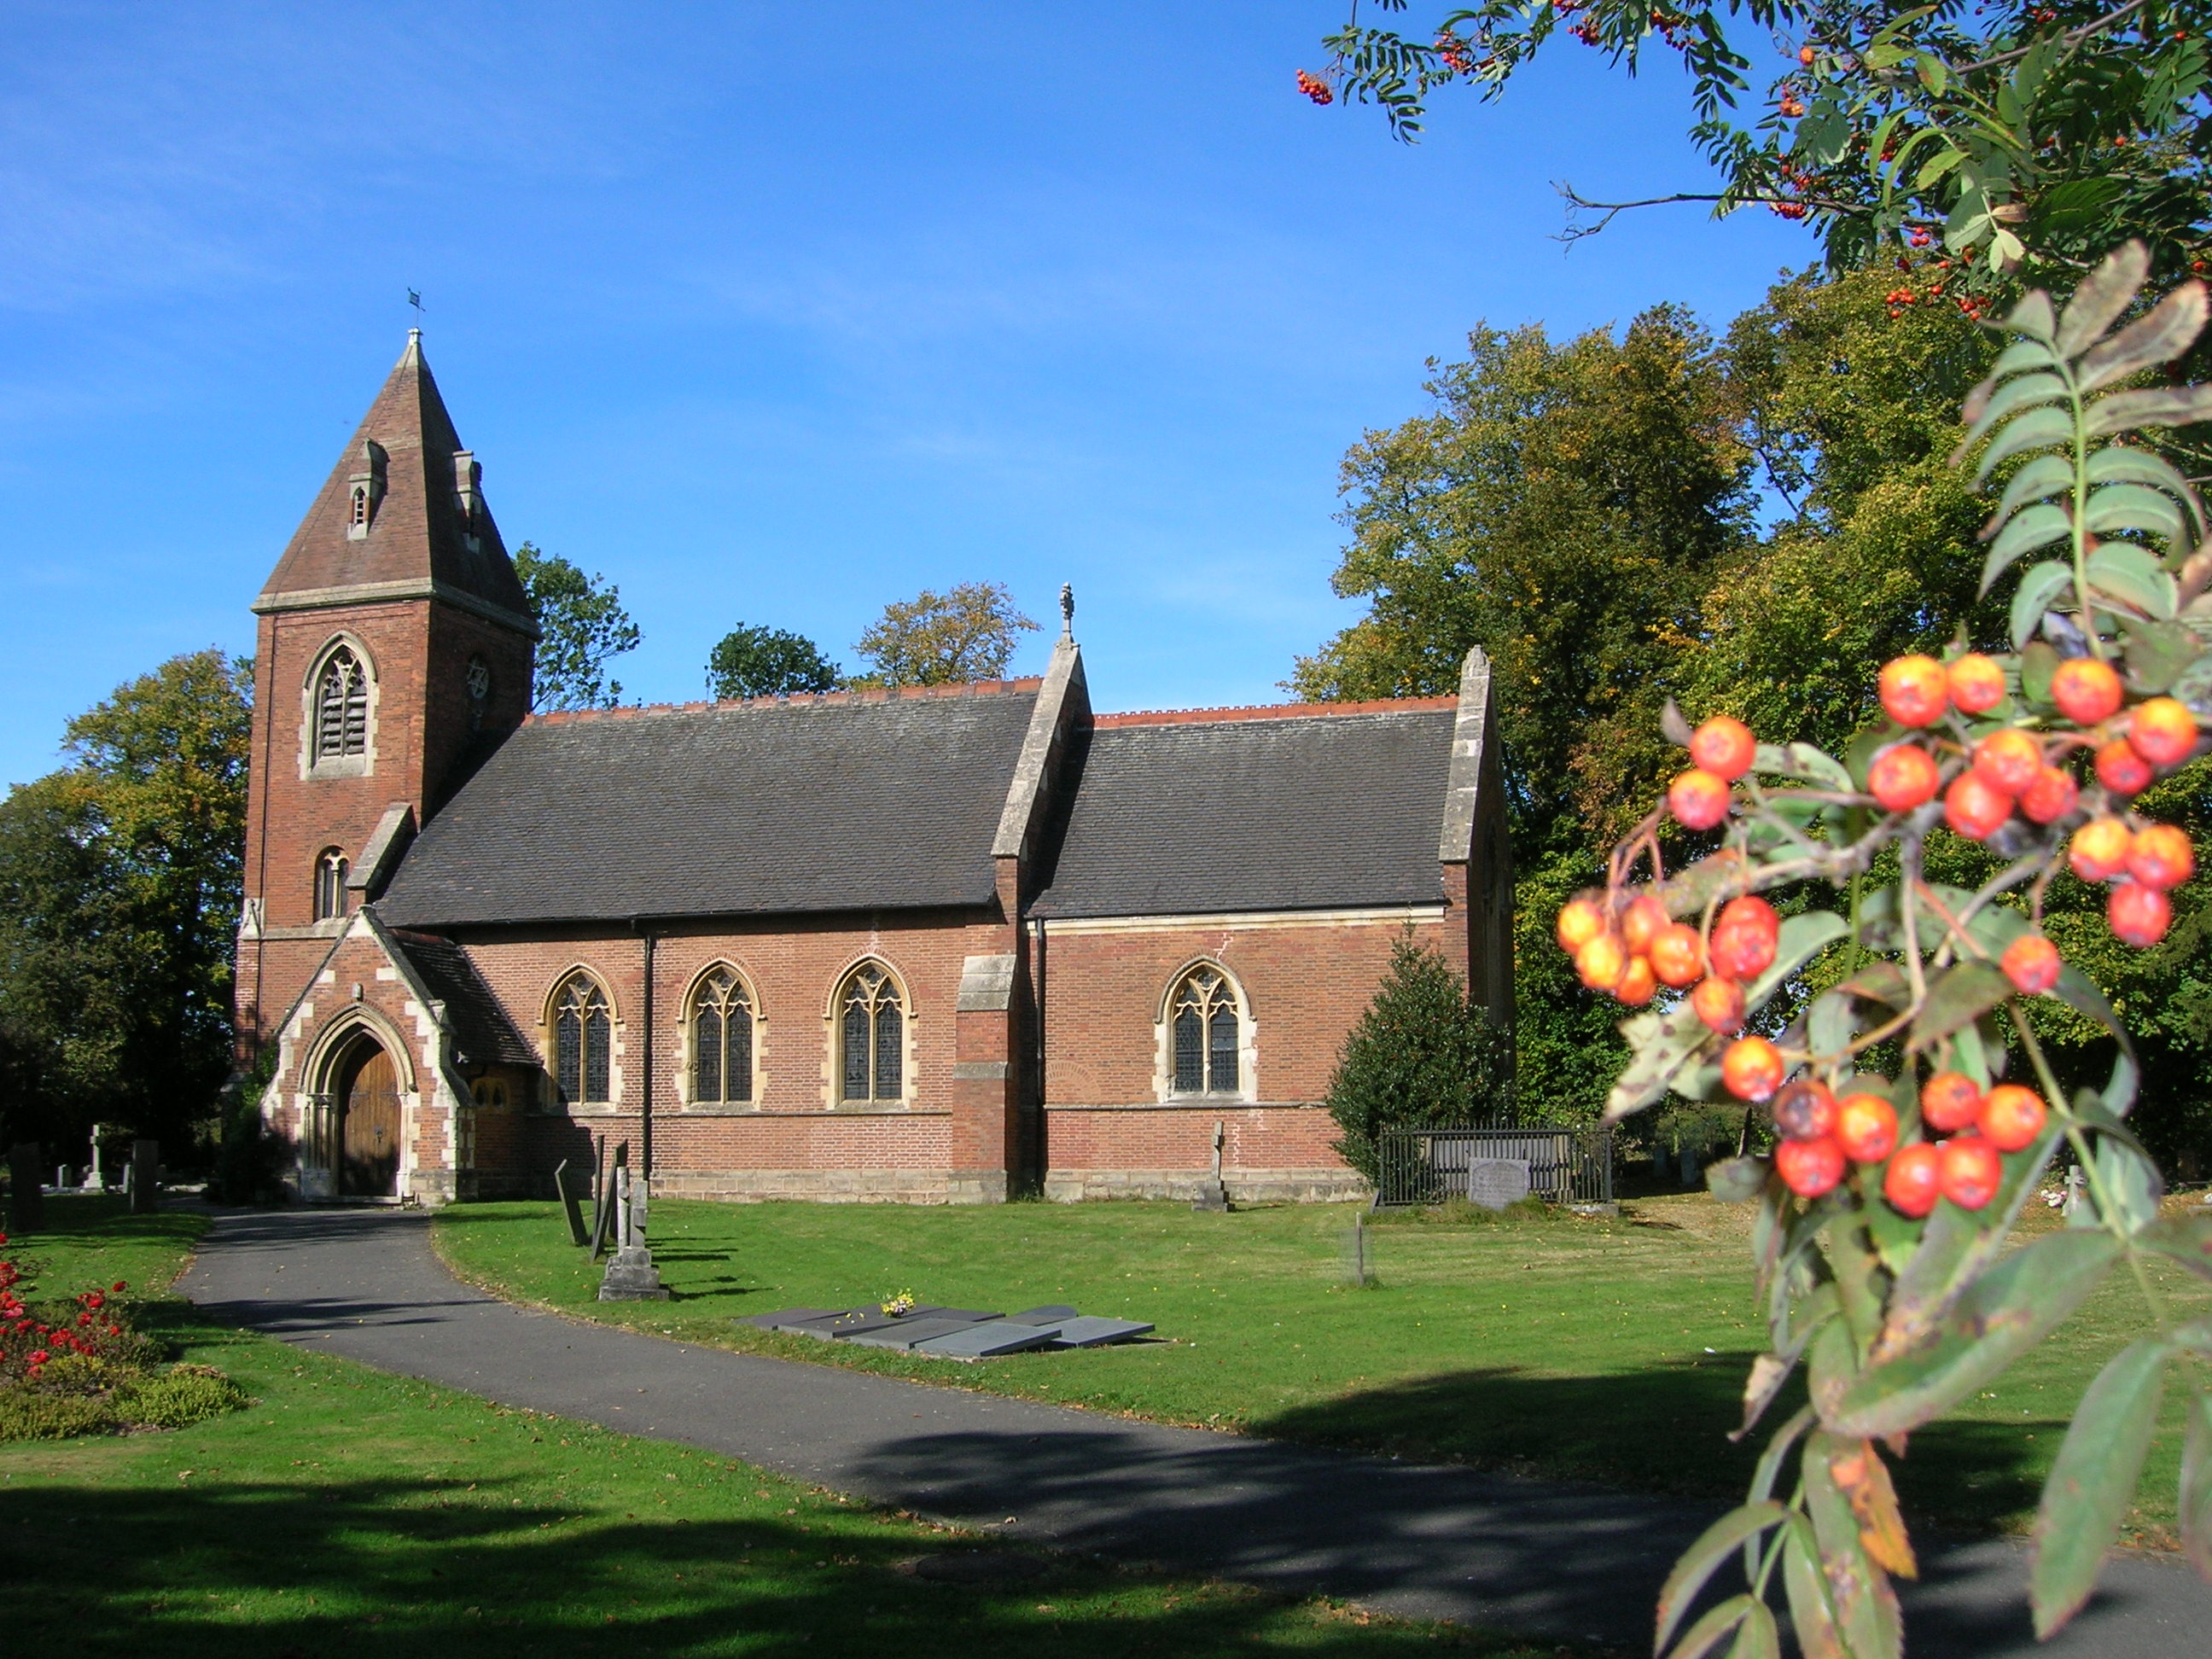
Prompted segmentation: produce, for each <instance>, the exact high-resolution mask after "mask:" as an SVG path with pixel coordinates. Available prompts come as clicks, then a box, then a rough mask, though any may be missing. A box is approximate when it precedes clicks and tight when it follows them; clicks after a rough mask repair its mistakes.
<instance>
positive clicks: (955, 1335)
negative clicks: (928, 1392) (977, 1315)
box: [914, 1319, 1052, 1359]
mask: <svg viewBox="0 0 2212 1659" xmlns="http://www.w3.org/2000/svg"><path fill="white" fill-rule="evenodd" d="M1051 1340H1052V1333H1051V1332H1050V1331H1049V1330H1040V1329H1038V1328H1036V1326H1034V1325H1020V1324H1017V1323H1015V1322H1013V1321H1012V1320H1011V1319H994V1320H990V1321H987V1322H985V1323H983V1324H981V1325H969V1326H968V1327H966V1328H964V1329H962V1330H957V1331H951V1332H948V1333H947V1334H945V1335H943V1336H933V1337H931V1338H930V1339H929V1340H927V1341H925V1342H917V1343H915V1345H914V1351H915V1352H916V1353H926V1354H928V1355H929V1356H930V1357H931V1358H936V1359H993V1358H997V1357H998V1356H999V1355H1000V1354H1002V1353H1024V1352H1028V1351H1029V1350H1030V1349H1031V1348H1042V1347H1043V1346H1045V1345H1046V1344H1048V1342H1050V1341H1051Z"/></svg>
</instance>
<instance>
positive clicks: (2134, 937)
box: [2105, 881, 2173, 951]
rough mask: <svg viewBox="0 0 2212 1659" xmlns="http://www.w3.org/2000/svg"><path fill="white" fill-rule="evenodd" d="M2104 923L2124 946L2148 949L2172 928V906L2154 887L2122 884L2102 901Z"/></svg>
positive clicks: (2140, 884)
mask: <svg viewBox="0 0 2212 1659" xmlns="http://www.w3.org/2000/svg"><path fill="white" fill-rule="evenodd" d="M2105 920H2106V921H2107V922H2109V923H2110V924H2111V925H2112V935H2113V937H2114V938H2116V939H2118V940H2119V941H2120V942H2121V943H2122V944H2123V945H2134V946H2135V947H2136V950H2138V951H2141V950H2144V949H2147V948H2148V946H2150V945H2155V944H2157V943H2158V942H2159V940H2160V939H2164V938H2165V937H2166V929H2167V928H2168V927H2172V925H2173V906H2172V903H2171V902H2168V901H2167V899H2166V895H2165V894H2163V893H2161V892H2160V891H2159V890H2158V889H2157V888H2155V887H2146V886H2144V885H2143V884H2142V883H2141V882H2139V881H2126V882H2122V883H2121V884H2119V885H2118V886H2117V887H2115V888H2114V889H2112V896H2111V897H2110V898H2108V899H2106V901H2105Z"/></svg>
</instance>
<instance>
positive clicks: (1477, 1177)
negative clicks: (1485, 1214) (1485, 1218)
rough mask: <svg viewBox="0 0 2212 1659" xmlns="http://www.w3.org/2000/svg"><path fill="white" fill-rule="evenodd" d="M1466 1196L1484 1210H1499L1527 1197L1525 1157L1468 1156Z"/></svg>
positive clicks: (1470, 1201)
mask: <svg viewBox="0 0 2212 1659" xmlns="http://www.w3.org/2000/svg"><path fill="white" fill-rule="evenodd" d="M1467 1196H1468V1202H1469V1203H1471V1204H1479V1205H1480V1206H1482V1207H1483V1208H1484V1209H1486V1210H1502V1209H1504V1207H1505V1206H1507V1205H1509V1204H1518V1203H1519V1202H1520V1201H1521V1200H1522V1199H1524V1198H1526V1197H1528V1159H1527V1158H1470V1159H1469V1160H1468V1166H1467Z"/></svg>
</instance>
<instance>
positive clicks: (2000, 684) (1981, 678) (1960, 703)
mask: <svg viewBox="0 0 2212 1659" xmlns="http://www.w3.org/2000/svg"><path fill="white" fill-rule="evenodd" d="M1945 678H1946V679H1947V680H1948V683H1949V688H1950V692H1951V702H1952V704H1953V705H1954V707H1955V708H1959V709H1960V710H1961V711H1962V712H1964V713H1966V714H1987V713H1988V712H1989V711H1990V709H1992V708H1996V706H1997V705H1998V704H1999V703H2001V702H2003V701H2004V699H2005V675H2004V670H2003V669H2002V668H2001V667H1999V666H1998V665H1997V662H1996V659H1995V658H1993V657H1985V656H1984V655H1983V654H1982V653H1980V652H1978V651H1970V652H1968V653H1966V655H1965V656H1963V657H1960V658H1959V659H1956V660H1955V661H1954V662H1953V663H1952V664H1951V665H1950V667H1949V668H1948V669H1947V670H1946V671H1945Z"/></svg>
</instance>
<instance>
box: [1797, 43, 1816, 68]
mask: <svg viewBox="0 0 2212 1659" xmlns="http://www.w3.org/2000/svg"><path fill="white" fill-rule="evenodd" d="M1797 61H1798V62H1799V63H1801V64H1805V65H1806V66H1807V67H1808V68H1809V67H1810V66H1811V64H1812V62H1813V48H1812V47H1810V46H1800V47H1798V48H1797Z"/></svg>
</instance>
